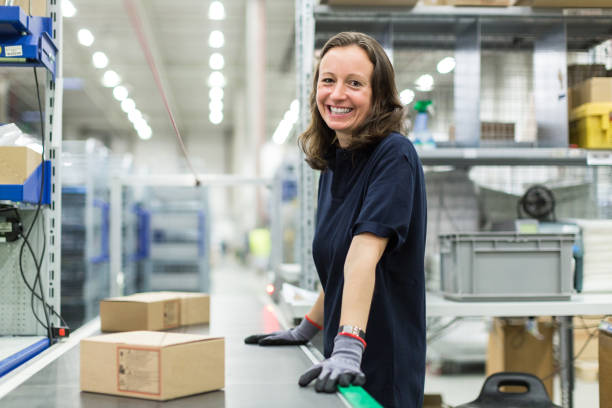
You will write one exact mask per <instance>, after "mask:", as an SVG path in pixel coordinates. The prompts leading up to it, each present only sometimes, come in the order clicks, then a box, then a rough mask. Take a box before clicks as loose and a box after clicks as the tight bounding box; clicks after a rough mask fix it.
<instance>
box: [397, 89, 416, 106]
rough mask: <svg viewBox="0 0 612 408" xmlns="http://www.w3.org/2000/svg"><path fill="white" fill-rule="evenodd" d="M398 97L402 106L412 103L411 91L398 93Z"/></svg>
mask: <svg viewBox="0 0 612 408" xmlns="http://www.w3.org/2000/svg"><path fill="white" fill-rule="evenodd" d="M399 97H400V101H402V104H403V105H410V103H411V102H412V101H414V91H413V90H412V89H404V90H403V91H402V92H400V94H399Z"/></svg>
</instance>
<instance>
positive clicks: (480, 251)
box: [439, 232, 575, 300]
mask: <svg viewBox="0 0 612 408" xmlns="http://www.w3.org/2000/svg"><path fill="white" fill-rule="evenodd" d="M439 240H440V272H441V289H442V293H443V295H444V297H446V298H449V299H454V300H564V299H569V298H570V296H571V294H572V290H573V284H572V282H573V268H572V246H573V244H574V240H575V235H574V234H541V233H538V234H519V233H514V232H476V233H458V234H447V235H440V236H439Z"/></svg>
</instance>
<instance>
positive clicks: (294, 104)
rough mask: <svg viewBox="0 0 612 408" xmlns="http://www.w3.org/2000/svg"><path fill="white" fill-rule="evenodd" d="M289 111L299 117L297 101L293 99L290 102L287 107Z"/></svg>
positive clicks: (298, 103) (298, 102)
mask: <svg viewBox="0 0 612 408" xmlns="http://www.w3.org/2000/svg"><path fill="white" fill-rule="evenodd" d="M289 110H290V111H291V112H295V113H297V114H298V115H299V113H300V101H298V100H297V99H294V100H292V101H291V105H289Z"/></svg>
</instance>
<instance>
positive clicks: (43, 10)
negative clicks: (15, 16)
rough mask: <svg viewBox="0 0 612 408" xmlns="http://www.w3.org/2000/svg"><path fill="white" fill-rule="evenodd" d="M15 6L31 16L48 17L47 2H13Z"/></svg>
mask: <svg viewBox="0 0 612 408" xmlns="http://www.w3.org/2000/svg"><path fill="white" fill-rule="evenodd" d="M13 6H19V7H21V8H22V9H23V11H25V13H26V14H28V15H30V16H40V17H48V16H47V0H13Z"/></svg>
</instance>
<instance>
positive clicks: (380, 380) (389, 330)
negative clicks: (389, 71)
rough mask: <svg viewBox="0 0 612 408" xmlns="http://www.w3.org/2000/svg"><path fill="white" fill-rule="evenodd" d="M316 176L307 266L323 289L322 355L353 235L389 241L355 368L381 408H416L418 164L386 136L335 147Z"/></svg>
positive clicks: (421, 364) (421, 224)
mask: <svg viewBox="0 0 612 408" xmlns="http://www.w3.org/2000/svg"><path fill="white" fill-rule="evenodd" d="M333 153H334V152H331V154H330V161H329V167H328V169H326V170H325V171H323V172H322V173H321V178H320V180H319V199H318V208H317V221H316V229H315V236H314V241H313V257H314V262H315V265H316V268H317V272H318V274H319V278H320V280H321V284H322V285H323V290H324V291H325V317H324V318H325V323H324V325H325V330H324V347H325V350H324V354H325V357H326V358H328V357H329V356H330V355H331V352H332V350H333V345H334V343H333V341H334V337H335V336H336V334H337V333H338V325H339V320H340V311H341V305H342V288H343V285H344V261H345V259H346V255H347V253H348V249H349V246H350V244H351V240H352V238H353V236H354V235H357V234H361V233H364V232H370V233H373V234H375V235H378V236H380V237H387V238H389V241H388V244H387V248H386V250H385V252H384V254H383V255H382V258H381V260H380V262H379V263H378V265H377V266H376V283H375V287H374V295H373V298H372V306H371V308H370V315H369V318H368V325H367V328H366V337H365V341H366V343H367V347H366V349H365V352H364V354H363V360H362V363H361V368H362V369H363V371H364V373H365V375H366V384H365V386H364V388H365V390H366V391H368V392H369V393H370V394H371V395H372V396H373V397H374V398H375V399H376V400H377V401H378V402H380V403H381V404H382V405H383V406H385V407H398V408H399V407H401V408H421V406H422V404H423V389H424V381H425V349H426V341H425V273H424V265H423V264H424V254H425V230H426V223H427V209H426V197H425V180H424V176H423V169H422V166H421V162H420V160H419V158H418V156H417V153H416V151H415V149H414V147H413V145H412V143H411V142H410V141H409V140H408V139H406V138H405V137H404V136H402V135H400V134H399V133H391V134H390V135H389V136H387V137H386V138H384V139H383V140H382V141H381V142H379V143H378V145H376V146H375V147H373V148H370V149H367V150H365V151H359V152H354V153H351V152H349V151H347V150H344V149H340V148H336V150H335V155H334V154H333Z"/></svg>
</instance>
